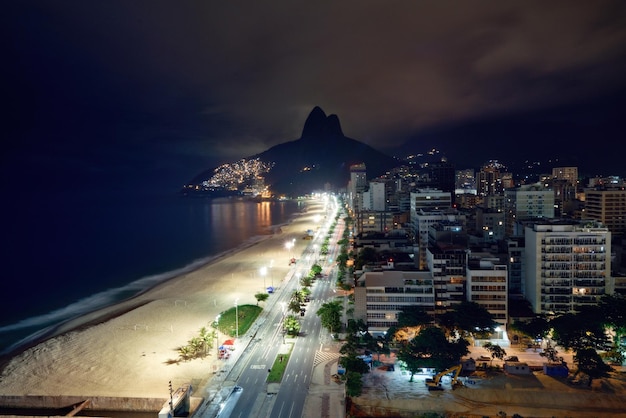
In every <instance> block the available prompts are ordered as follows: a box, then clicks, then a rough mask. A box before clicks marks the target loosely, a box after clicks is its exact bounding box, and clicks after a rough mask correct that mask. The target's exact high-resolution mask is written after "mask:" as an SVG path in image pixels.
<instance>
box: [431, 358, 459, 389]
mask: <svg viewBox="0 0 626 418" xmlns="http://www.w3.org/2000/svg"><path fill="white" fill-rule="evenodd" d="M462 369H463V366H462V365H460V364H459V365H456V366H453V367H450V368H449V369H446V370H444V371H442V372H440V373H437V374H436V375H435V377H434V378H432V379H426V386H428V390H443V387H442V386H441V378H442V377H444V376H445V375H447V374H449V373H454V376H452V382H451V385H452V389H455V388H456V387H459V386H463V383H462V382H461V381H460V380H459V374H460V373H461V370H462Z"/></svg>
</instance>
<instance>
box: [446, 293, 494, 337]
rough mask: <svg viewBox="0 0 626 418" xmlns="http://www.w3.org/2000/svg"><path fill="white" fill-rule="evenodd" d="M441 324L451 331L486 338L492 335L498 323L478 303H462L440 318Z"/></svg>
mask: <svg viewBox="0 0 626 418" xmlns="http://www.w3.org/2000/svg"><path fill="white" fill-rule="evenodd" d="M439 321H440V324H441V325H442V326H445V327H447V328H448V329H450V330H457V331H461V332H463V333H466V334H472V335H476V336H478V337H486V336H488V335H489V334H491V333H492V332H493V331H494V330H495V328H496V327H497V326H498V323H497V322H496V321H495V320H494V318H493V315H492V314H491V313H490V312H489V311H488V310H487V309H485V308H484V307H483V306H482V305H479V304H478V303H476V302H469V301H462V302H461V303H459V304H457V305H455V306H454V309H453V310H451V311H448V312H446V313H445V314H444V315H442V316H441V317H440V318H439Z"/></svg>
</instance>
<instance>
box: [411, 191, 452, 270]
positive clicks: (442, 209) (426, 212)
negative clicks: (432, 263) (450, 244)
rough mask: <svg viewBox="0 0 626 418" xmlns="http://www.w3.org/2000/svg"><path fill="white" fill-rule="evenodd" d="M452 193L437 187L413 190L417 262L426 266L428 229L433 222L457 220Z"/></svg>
mask: <svg viewBox="0 0 626 418" xmlns="http://www.w3.org/2000/svg"><path fill="white" fill-rule="evenodd" d="M451 209H452V193H451V192H443V191H441V190H437V189H419V190H417V191H415V192H411V225H412V232H413V240H414V244H415V249H416V263H417V265H418V267H419V268H420V269H425V268H426V248H427V247H428V229H429V228H430V226H431V225H432V224H433V223H437V222H441V221H445V220H456V219H453V218H450V216H454V215H455V214H456V212H454V213H452V212H451Z"/></svg>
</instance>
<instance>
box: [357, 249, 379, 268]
mask: <svg viewBox="0 0 626 418" xmlns="http://www.w3.org/2000/svg"><path fill="white" fill-rule="evenodd" d="M376 261H378V255H377V253H376V250H375V249H374V248H371V247H364V248H363V249H361V251H359V253H358V254H357V257H356V260H354V268H355V270H361V269H362V268H363V266H364V265H365V264H368V263H374V262H376Z"/></svg>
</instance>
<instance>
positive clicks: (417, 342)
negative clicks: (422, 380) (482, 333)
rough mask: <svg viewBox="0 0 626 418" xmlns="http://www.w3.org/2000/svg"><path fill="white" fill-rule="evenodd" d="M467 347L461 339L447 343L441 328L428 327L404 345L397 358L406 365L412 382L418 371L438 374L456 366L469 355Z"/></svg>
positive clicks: (466, 343)
mask: <svg viewBox="0 0 626 418" xmlns="http://www.w3.org/2000/svg"><path fill="white" fill-rule="evenodd" d="M468 345H469V343H468V342H467V341H466V340H465V339H462V338H461V339H459V340H458V341H455V342H448V339H447V338H446V335H445V333H444V332H443V331H442V330H441V328H438V327H434V326H430V327H427V328H424V329H423V330H422V331H420V333H419V334H418V335H417V336H416V337H415V338H413V339H412V340H410V341H409V342H408V343H406V344H404V345H403V346H402V348H401V349H400V352H399V353H398V358H399V359H400V360H402V361H404V362H405V363H406V364H407V368H408V369H409V371H410V372H411V377H410V381H411V382H412V381H413V375H414V374H415V373H417V372H418V371H419V369H422V368H427V367H428V368H434V369H435V370H436V371H438V372H439V371H443V370H445V369H447V368H450V367H451V366H454V365H456V364H458V363H459V362H460V360H461V357H462V356H464V355H466V354H467V353H469V351H468V349H467V347H468Z"/></svg>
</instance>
